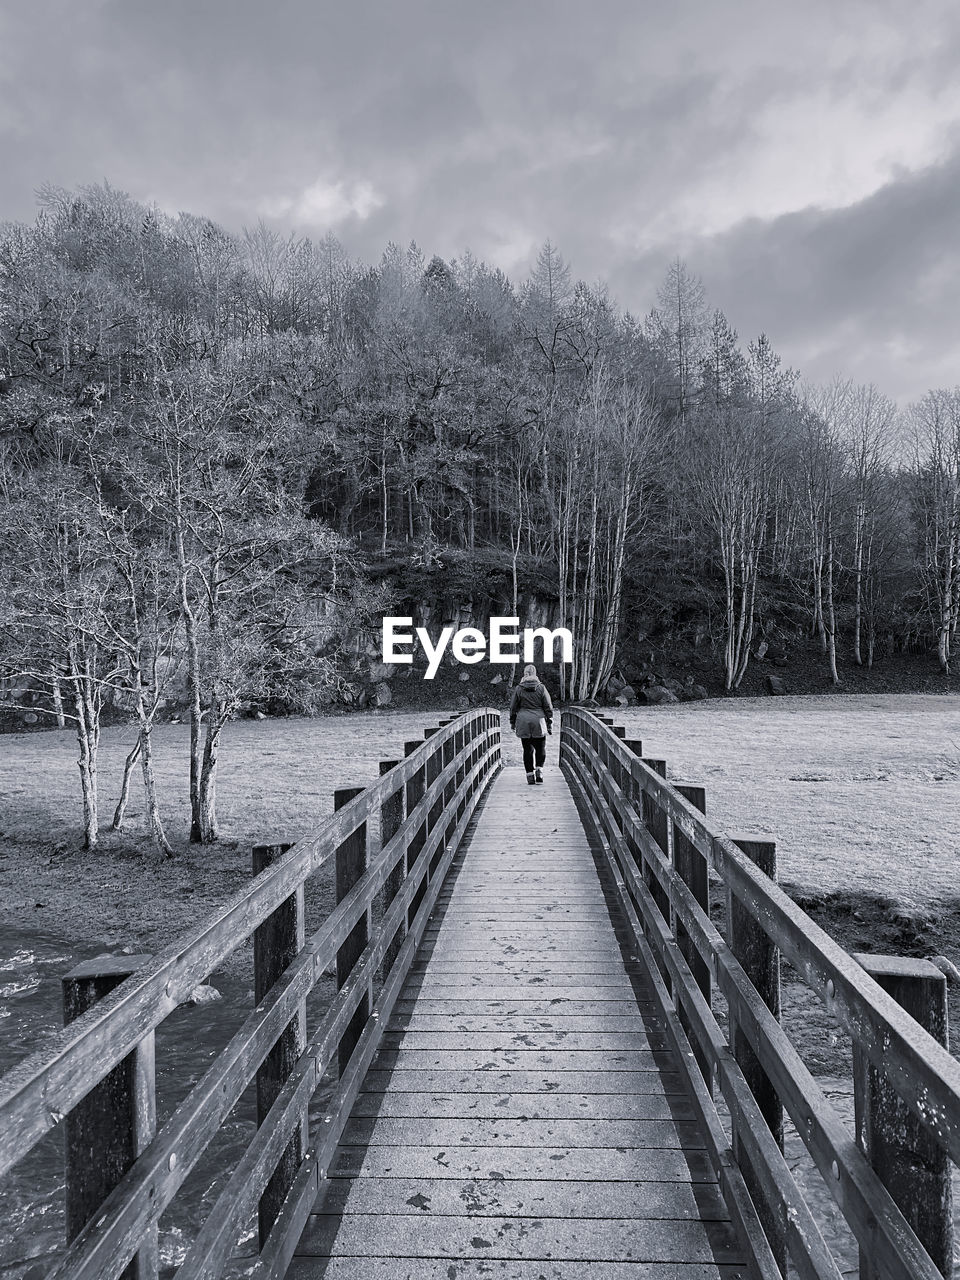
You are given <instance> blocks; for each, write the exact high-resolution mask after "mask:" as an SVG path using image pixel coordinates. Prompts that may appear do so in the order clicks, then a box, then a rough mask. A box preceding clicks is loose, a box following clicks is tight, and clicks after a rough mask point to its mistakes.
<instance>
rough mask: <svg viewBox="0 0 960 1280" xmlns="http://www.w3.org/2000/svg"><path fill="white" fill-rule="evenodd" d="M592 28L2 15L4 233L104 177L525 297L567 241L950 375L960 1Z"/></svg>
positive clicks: (546, 0) (685, 13) (560, 3)
mask: <svg viewBox="0 0 960 1280" xmlns="http://www.w3.org/2000/svg"><path fill="white" fill-rule="evenodd" d="M585 13H586V11H585V10H584V9H583V6H582V4H581V3H580V0H524V3H523V4H520V5H518V4H516V3H514V2H513V0H486V3H485V4H483V5H468V4H466V3H450V0H404V3H403V4H397V3H395V0H353V2H352V3H350V4H345V5H318V4H316V2H315V0H272V2H271V4H269V5H265V4H263V3H262V0H204V3H203V4H201V5H198V4H196V3H195V0H166V2H165V3H164V4H163V5H158V4H156V2H155V0H85V3H84V4H82V5H77V4H75V3H73V4H71V3H69V0H35V3H33V4H31V5H29V6H27V5H23V6H20V7H19V8H15V7H13V6H6V7H3V8H2V9H0V147H2V150H3V154H4V165H3V166H2V169H0V218H5V217H6V218H28V217H30V216H32V213H33V192H34V190H35V189H36V188H37V187H39V186H40V185H41V184H43V183H45V182H52V183H54V184H57V185H60V186H65V187H73V186H77V185H80V184H83V183H89V182H96V181H99V180H101V179H103V178H107V179H108V180H109V181H110V182H111V183H112V184H113V185H115V186H117V187H119V188H121V189H123V190H126V191H128V192H129V193H130V194H131V195H132V196H134V197H135V198H137V199H152V200H155V201H156V202H157V203H159V204H160V205H161V206H162V207H163V208H166V209H189V210H191V211H193V212H196V213H201V214H205V215H207V216H209V217H212V218H214V219H217V220H219V221H221V222H223V223H224V224H225V225H227V226H228V227H229V228H231V229H233V230H237V231H239V230H240V229H241V228H242V227H243V226H244V225H250V224H252V223H255V222H256V221H257V220H258V218H261V217H266V218H267V219H269V220H270V221H271V222H272V223H274V224H275V225H276V226H277V227H278V229H279V230H281V231H282V230H287V229H289V230H298V231H301V232H307V233H309V234H314V233H322V232H324V231H326V230H330V229H332V230H334V231H335V232H336V234H337V235H338V236H340V238H341V239H342V240H343V242H344V245H345V247H346V248H347V250H348V252H349V253H351V254H353V255H355V256H358V257H363V258H365V259H367V260H370V259H374V260H375V259H376V258H378V257H379V254H380V252H381V251H382V249H383V247H384V244H385V243H386V241H387V240H394V241H397V242H398V243H401V244H404V243H407V242H408V241H409V240H411V239H416V240H417V241H418V243H420V244H421V245H422V246H423V247H424V249H425V250H426V251H427V252H428V253H439V254H441V255H442V256H444V257H451V256H453V255H455V254H458V253H460V252H462V251H463V249H464V248H466V247H470V248H471V249H472V250H473V251H474V252H475V253H476V254H477V255H478V256H480V257H485V258H487V259H488V260H490V261H491V262H494V263H496V264H497V265H500V266H502V267H504V268H505V269H506V270H508V271H510V272H511V274H521V275H522V274H523V272H524V271H525V270H526V268H527V267H528V266H529V265H530V264H531V263H532V261H533V259H534V258H535V256H536V250H537V246H539V245H540V244H541V243H542V242H543V240H544V239H546V238H547V237H549V238H550V239H552V240H553V241H554V242H555V243H556V244H558V246H559V247H560V249H561V251H562V252H563V254H564V256H565V257H566V258H568V259H569V260H570V262H571V264H572V266H573V269H574V271H575V272H576V273H577V274H578V275H581V276H583V277H584V278H586V279H588V280H597V279H606V280H607V281H609V284H610V287H611V291H612V292H613V294H614V295H615V296H617V297H618V299H619V301H620V302H621V304H623V305H625V306H628V307H630V308H631V309H632V310H634V311H638V312H643V311H645V310H646V309H647V308H648V307H649V306H650V305H651V304H652V301H653V298H654V294H655V290H656V285H657V283H658V279H659V276H660V274H661V272H662V269H663V268H664V267H665V265H666V263H667V262H668V261H669V260H670V259H671V258H673V257H674V256H676V255H677V254H681V255H682V256H685V257H686V258H687V259H688V260H689V261H690V264H691V266H692V267H693V268H694V269H695V270H699V271H700V272H701V274H703V275H704V278H705V280H706V283H707V285H708V288H709V290H710V293H711V296H712V297H713V298H714V299H715V301H716V302H717V303H718V304H719V305H721V306H722V307H723V308H724V309H725V310H727V311H728V313H729V314H730V317H731V319H732V321H733V322H734V323H735V324H737V325H738V327H739V328H740V329H741V332H743V333H745V334H747V335H749V334H751V333H753V332H754V331H755V330H758V329H759V328H764V329H766V330H768V331H769V332H770V334H771V337H778V338H779V342H780V346H781V348H782V350H783V353H784V357H785V359H787V360H788V361H789V362H790V363H792V364H795V365H803V364H806V363H812V364H814V365H815V366H816V367H817V368H819V367H820V366H821V364H823V363H824V362H826V361H828V360H829V359H830V358H831V355H832V354H833V353H834V352H835V353H836V354H837V358H838V360H839V361H840V362H841V363H842V362H843V361H844V360H846V359H849V360H850V361H851V362H852V363H853V364H855V366H856V370H857V371H858V372H860V371H862V372H869V373H870V376H871V377H872V378H874V379H875V380H877V381H878V382H880V383H882V384H885V385H886V386H887V387H891V388H892V387H893V386H896V387H898V388H909V387H912V386H913V385H914V383H915V381H916V379H917V378H918V377H919V376H920V374H921V372H922V373H923V376H926V374H927V373H929V374H930V376H932V375H933V374H934V373H938V374H942V373H943V372H944V371H945V370H946V369H947V368H948V367H949V364H950V361H951V359H952V358H953V353H955V351H956V348H957V345H958V336H960V335H958V330H960V321H958V319H957V317H956V316H955V315H954V314H952V313H951V312H950V310H949V308H948V307H947V306H946V298H947V294H946V293H945V287H944V286H942V285H941V279H942V278H944V277H945V278H949V279H950V280H953V275H952V272H953V270H954V266H953V262H954V259H953V249H952V244H951V241H950V237H949V236H948V234H947V232H946V230H945V227H944V225H943V220H942V214H941V213H938V212H937V209H938V208H939V206H938V204H937V202H938V200H940V198H941V194H942V193H941V192H940V191H939V188H938V186H937V180H936V179H935V177H934V176H933V175H934V174H935V173H936V172H939V171H940V170H941V169H943V168H944V167H947V168H949V166H950V165H951V163H952V160H951V157H952V156H953V155H954V152H955V150H956V147H957V145H958V130H960V87H958V82H957V78H956V74H955V72H956V67H957V65H958V62H960V6H956V5H955V4H953V2H952V0H911V4H910V6H909V9H906V8H905V7H904V5H903V4H902V2H901V0H844V3H843V4H842V5H838V4H837V3H836V0H805V3H804V4H803V5H794V6H789V5H785V4H784V5H770V4H769V0H729V3H728V4H724V5H718V4H716V3H713V2H712V0H686V3H684V4H683V5H674V6H667V5H654V4H653V3H644V4H637V3H636V0H595V2H594V4H593V6H592V8H591V10H590V15H589V19H588V18H587V17H586V16H585ZM910 193H912V195H910ZM910 199H912V200H914V201H915V203H914V205H912V206H909V207H908V205H909V200H910ZM848 215H849V216H848ZM920 227H924V228H925V230H924V235H925V236H926V238H927V240H928V242H929V243H930V244H931V245H935V246H936V247H935V249H933V250H932V251H931V255H932V256H931V257H930V258H929V260H928V258H927V257H926V256H925V255H924V253H923V252H922V251H921V247H920V246H918V245H917V244H916V243H915V242H914V238H913V237H914V235H915V232H916V229H917V228H920ZM951 287H952V286H951ZM844 367H846V366H844ZM851 371H852V370H851Z"/></svg>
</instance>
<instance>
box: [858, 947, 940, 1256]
mask: <svg viewBox="0 0 960 1280" xmlns="http://www.w3.org/2000/svg"><path fill="white" fill-rule="evenodd" d="M854 959H855V960H856V961H858V963H859V964H861V965H862V966H863V968H864V969H866V971H867V973H869V975H870V977H871V978H873V979H874V981H875V982H878V983H879V984H880V986H881V987H883V989H884V991H886V992H888V993H889V994H890V995H891V996H893V998H894V1000H896V1002H897V1004H899V1005H901V1006H902V1007H903V1008H904V1009H906V1011H907V1013H909V1014H910V1016H911V1017H912V1018H916V1020H917V1022H919V1023H920V1025H921V1026H922V1027H923V1029H924V1030H925V1031H928V1032H929V1033H930V1034H931V1035H932V1036H933V1038H934V1039H935V1040H938V1041H939V1042H940V1044H942V1045H946V1044H947V980H946V977H945V976H944V974H942V973H941V972H940V970H939V969H938V968H937V967H936V965H933V964H931V963H930V961H929V960H911V959H908V958H906V957H904V956H874V955H864V954H855V955H854ZM853 1085H854V1105H855V1110H856V1126H857V1142H858V1143H859V1144H860V1146H861V1147H862V1149H863V1151H864V1153H865V1154H866V1156H867V1158H868V1160H869V1161H870V1163H871V1165H872V1166H873V1168H874V1169H875V1170H876V1172H877V1174H878V1175H879V1177H880V1180H881V1182H882V1183H883V1185H884V1186H885V1187H886V1188H887V1190H888V1191H889V1192H890V1194H891V1195H892V1196H893V1198H894V1200H895V1201H896V1202H897V1204H898V1205H899V1207H900V1211H901V1212H902V1213H903V1216H904V1217H905V1218H906V1220H907V1222H909V1223H910V1226H911V1227H912V1228H913V1230H914V1231H915V1232H916V1234H917V1238H918V1239H919V1241H920V1243H921V1244H922V1245H923V1247H924V1248H925V1249H926V1251H927V1253H929V1255H930V1257H931V1258H932V1259H933V1262H934V1264H935V1265H936V1266H937V1267H938V1268H939V1270H940V1272H941V1274H942V1275H944V1276H946V1277H948V1278H949V1277H950V1276H952V1274H953V1200H952V1195H951V1188H950V1160H949V1158H948V1156H947V1153H946V1150H945V1149H944V1148H943V1147H942V1146H941V1145H940V1144H939V1143H938V1142H937V1140H936V1139H935V1138H934V1137H933V1136H932V1134H930V1133H929V1132H928V1131H927V1130H926V1129H925V1128H924V1127H923V1125H922V1124H921V1123H920V1121H919V1120H918V1119H917V1118H916V1117H915V1116H914V1114H913V1112H912V1111H911V1110H910V1108H909V1107H908V1106H907V1104H906V1103H905V1102H904V1101H903V1100H902V1099H901V1098H900V1096H899V1095H898V1094H897V1093H896V1092H895V1090H894V1089H893V1088H892V1087H891V1086H890V1084H889V1082H888V1081H887V1079H886V1076H885V1075H884V1074H883V1072H882V1071H878V1070H877V1068H876V1067H874V1066H872V1065H871V1064H870V1062H869V1060H868V1059H867V1058H866V1057H865V1055H864V1054H863V1053H862V1052H861V1051H860V1049H859V1047H858V1045H857V1042H856V1040H854V1044H853ZM874 1261H875V1260H874V1259H872V1258H870V1257H868V1256H867V1255H866V1254H865V1253H864V1252H863V1250H861V1251H860V1278H861V1280H874V1277H875V1276H876V1275H877V1274H878V1272H877V1269H876V1267H875V1265H874Z"/></svg>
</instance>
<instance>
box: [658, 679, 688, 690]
mask: <svg viewBox="0 0 960 1280" xmlns="http://www.w3.org/2000/svg"><path fill="white" fill-rule="evenodd" d="M660 683H661V684H662V685H663V687H664V689H669V690H670V691H671V693H680V692H681V691H682V690H683V685H682V684H681V683H680V681H679V680H661V681H660Z"/></svg>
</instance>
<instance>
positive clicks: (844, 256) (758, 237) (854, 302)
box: [689, 148, 960, 401]
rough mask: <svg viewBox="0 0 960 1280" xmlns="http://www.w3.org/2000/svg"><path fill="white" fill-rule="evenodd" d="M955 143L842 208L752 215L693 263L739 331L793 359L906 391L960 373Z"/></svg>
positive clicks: (826, 373) (959, 187) (959, 171)
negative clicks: (942, 156) (766, 340)
mask: <svg viewBox="0 0 960 1280" xmlns="http://www.w3.org/2000/svg"><path fill="white" fill-rule="evenodd" d="M958 208H960V148H958V149H957V150H956V151H954V152H953V153H952V154H951V155H950V157H949V158H948V159H946V160H945V161H943V162H942V163H940V164H937V165H931V166H929V167H928V168H926V169H924V170H922V171H921V172H919V173H912V174H902V175H900V176H899V177H898V178H897V179H896V180H895V181H892V182H889V183H887V184H886V185H884V186H883V187H881V188H880V190H878V191H876V192H874V193H873V194H872V195H870V196H868V197H867V198H865V199H863V200H860V201H857V202H856V203H854V204H851V205H850V206H848V207H846V208H843V209H835V210H820V209H814V208H810V209H805V210H802V211H800V212H797V213H791V214H786V215H784V216H782V217H780V218H775V219H772V220H770V221H767V222H764V221H761V220H759V219H750V220H746V221H744V222H742V223H741V224H740V225H738V226H737V227H734V228H732V229H730V230H729V231H728V232H725V233H724V234H722V235H719V236H716V237H713V238H710V239H706V240H704V241H702V242H701V243H700V244H699V245H698V246H697V247H696V248H695V249H694V250H693V252H691V253H690V254H689V264H690V266H691V268H692V269H694V270H695V271H697V272H698V273H699V274H700V275H701V276H702V277H703V279H704V281H705V283H706V284H707V287H708V292H709V294H710V296H711V299H714V300H715V302H716V304H717V305H720V306H721V307H722V308H723V309H724V310H725V311H726V312H727V314H728V316H729V318H730V319H731V321H732V322H733V323H734V324H735V325H737V327H738V328H739V329H740V331H741V334H742V335H744V336H747V337H755V336H756V335H757V334H758V333H759V332H760V331H761V330H765V331H766V332H767V333H768V335H769V336H770V337H771V339H772V340H773V341H774V343H775V345H777V346H778V347H779V348H780V349H781V350H782V351H787V352H789V359H790V363H792V364H794V365H797V366H800V367H801V368H802V371H803V373H804V374H805V375H806V376H809V377H812V378H815V379H819V380H825V379H827V378H829V377H830V376H831V375H832V374H833V373H836V372H844V373H846V374H848V375H849V376H853V377H855V378H857V379H858V380H861V381H876V382H878V383H879V384H880V385H881V387H882V389H883V390H885V391H887V392H888V393H889V394H892V395H895V396H896V397H898V398H899V399H901V400H904V401H906V400H911V399H916V398H918V397H919V396H920V395H921V394H922V393H923V391H924V390H926V389H927V388H928V387H930V386H940V385H948V386H954V385H956V384H958V383H960V332H958V324H957V302H956V300H957V297H958V296H960V243H958V242H957V234H956V228H957V209H958Z"/></svg>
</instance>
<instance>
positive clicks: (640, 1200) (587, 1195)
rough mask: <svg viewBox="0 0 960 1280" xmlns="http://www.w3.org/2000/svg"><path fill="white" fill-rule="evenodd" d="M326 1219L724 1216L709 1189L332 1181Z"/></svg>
mask: <svg viewBox="0 0 960 1280" xmlns="http://www.w3.org/2000/svg"><path fill="white" fill-rule="evenodd" d="M324 1211H325V1212H327V1213H347V1214H354V1213H360V1214H365V1213H379V1212H382V1213H390V1214H400V1215H406V1216H409V1217H415V1218H424V1217H427V1216H432V1217H445V1216H453V1217H456V1216H458V1215H459V1214H463V1213H469V1214H471V1215H477V1216H479V1217H490V1216H494V1217H504V1218H512V1217H523V1216H536V1217H538V1218H630V1217H633V1216H634V1215H635V1214H642V1216H643V1217H644V1218H646V1219H663V1218H668V1219H673V1220H675V1219H683V1218H687V1219H695V1220H697V1221H700V1220H704V1221H710V1220H717V1221H723V1220H725V1219H727V1218H728V1217H729V1214H728V1212H727V1207H726V1205H725V1204H724V1203H723V1197H722V1196H721V1195H720V1192H719V1189H718V1187H717V1185H716V1183H712V1182H702V1183H696V1184H693V1183H690V1184H684V1185H679V1186H678V1185H677V1184H675V1183H667V1184H666V1185H665V1184H663V1183H660V1182H610V1183H597V1182H583V1181H581V1182H576V1181H569V1182H557V1181H539V1182H535V1181H529V1180H528V1181H522V1180H520V1179H509V1180H504V1181H502V1182H501V1181H500V1180H498V1179H493V1178H470V1179H467V1180H466V1181H463V1182H457V1181H455V1180H454V1179H452V1178H449V1179H442V1178H441V1179H437V1180H436V1181H434V1182H424V1181H422V1180H421V1179H418V1178H358V1179H352V1178H333V1179H331V1182H330V1187H329V1189H328V1191H327V1195H326V1199H325V1200H324Z"/></svg>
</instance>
